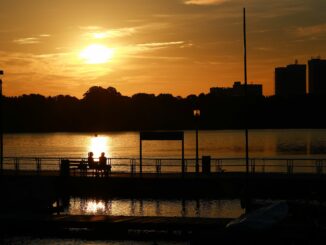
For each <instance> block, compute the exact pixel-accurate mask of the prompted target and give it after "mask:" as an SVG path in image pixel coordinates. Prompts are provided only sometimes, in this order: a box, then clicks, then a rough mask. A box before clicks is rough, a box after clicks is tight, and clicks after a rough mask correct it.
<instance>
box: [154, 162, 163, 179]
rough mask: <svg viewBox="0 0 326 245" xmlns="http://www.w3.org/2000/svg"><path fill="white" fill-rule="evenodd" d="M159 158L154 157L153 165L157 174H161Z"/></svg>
mask: <svg viewBox="0 0 326 245" xmlns="http://www.w3.org/2000/svg"><path fill="white" fill-rule="evenodd" d="M161 164H162V162H161V159H156V160H155V166H156V173H157V175H160V174H161Z"/></svg>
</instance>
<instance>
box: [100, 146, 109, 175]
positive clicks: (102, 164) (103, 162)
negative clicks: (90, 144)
mask: <svg viewBox="0 0 326 245" xmlns="http://www.w3.org/2000/svg"><path fill="white" fill-rule="evenodd" d="M106 161H107V158H106V157H105V153H104V152H102V153H101V156H100V157H99V170H101V172H102V176H103V173H104V172H106V171H107V165H106Z"/></svg>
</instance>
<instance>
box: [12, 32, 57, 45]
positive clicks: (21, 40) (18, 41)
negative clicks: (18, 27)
mask: <svg viewBox="0 0 326 245" xmlns="http://www.w3.org/2000/svg"><path fill="white" fill-rule="evenodd" d="M50 36H51V35H50V34H40V35H38V36H36V37H24V38H18V39H14V40H13V42H14V43H16V44H19V45H25V44H37V43H40V42H41V39H42V38H47V37H50Z"/></svg>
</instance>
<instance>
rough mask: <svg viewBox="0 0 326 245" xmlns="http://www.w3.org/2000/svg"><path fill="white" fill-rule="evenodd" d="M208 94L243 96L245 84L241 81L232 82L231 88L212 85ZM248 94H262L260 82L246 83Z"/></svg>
mask: <svg viewBox="0 0 326 245" xmlns="http://www.w3.org/2000/svg"><path fill="white" fill-rule="evenodd" d="M210 94H213V95H216V96H244V95H245V85H244V84H241V82H239V81H237V82H234V84H233V87H232V88H225V87H214V88H210ZM247 94H248V96H263V85H262V84H248V85H247Z"/></svg>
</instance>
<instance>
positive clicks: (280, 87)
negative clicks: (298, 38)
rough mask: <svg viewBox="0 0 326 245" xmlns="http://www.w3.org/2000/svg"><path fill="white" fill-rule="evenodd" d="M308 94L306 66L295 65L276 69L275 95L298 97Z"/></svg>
mask: <svg viewBox="0 0 326 245" xmlns="http://www.w3.org/2000/svg"><path fill="white" fill-rule="evenodd" d="M305 94H306V65H301V64H298V63H297V62H296V63H295V64H290V65H287V66H286V67H276V68H275V95H277V96H298V95H305Z"/></svg>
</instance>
